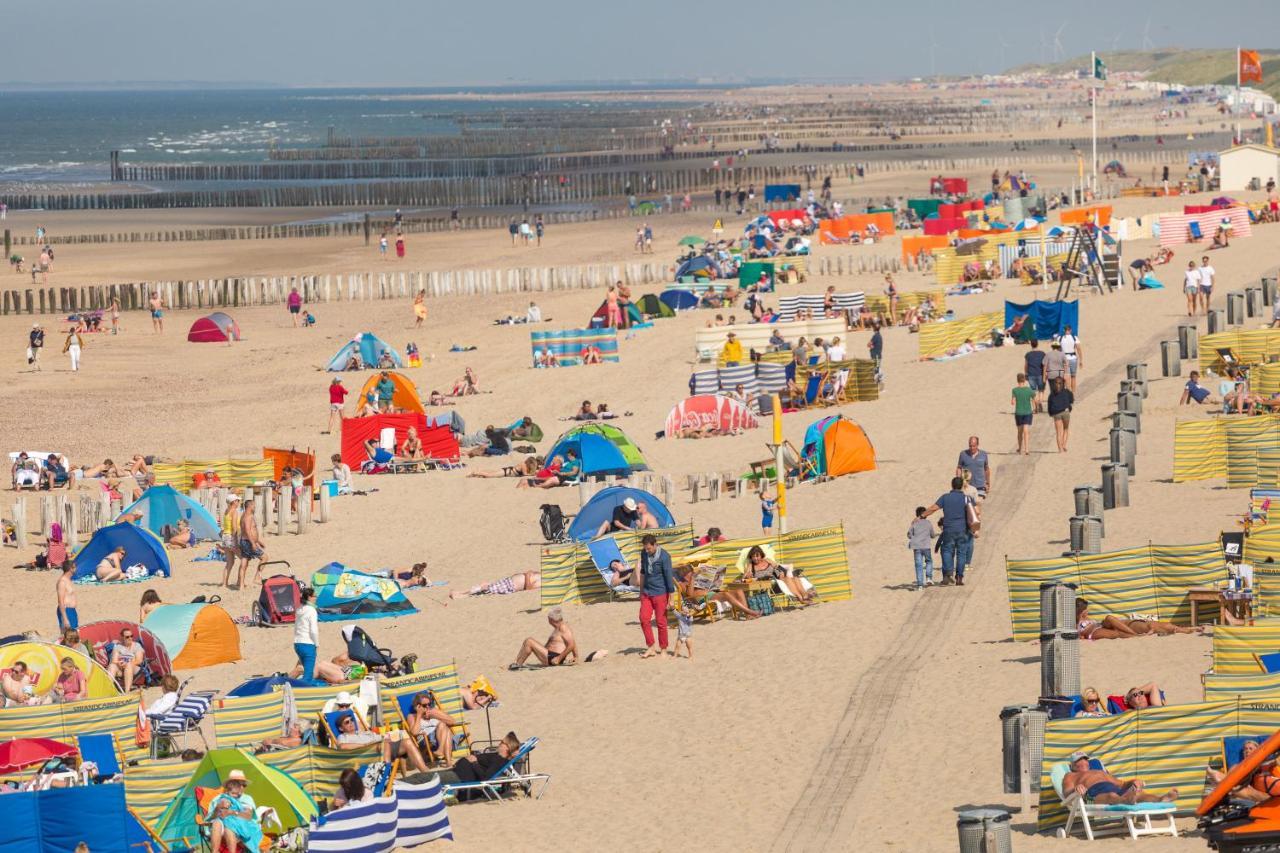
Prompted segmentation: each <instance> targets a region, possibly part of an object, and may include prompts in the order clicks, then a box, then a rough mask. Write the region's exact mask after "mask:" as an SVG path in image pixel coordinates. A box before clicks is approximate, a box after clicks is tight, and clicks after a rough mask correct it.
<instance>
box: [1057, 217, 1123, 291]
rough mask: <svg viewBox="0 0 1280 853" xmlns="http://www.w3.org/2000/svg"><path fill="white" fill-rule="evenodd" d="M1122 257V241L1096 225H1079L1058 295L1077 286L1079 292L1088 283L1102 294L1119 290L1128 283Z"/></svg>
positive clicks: (1074, 235)
mask: <svg viewBox="0 0 1280 853" xmlns="http://www.w3.org/2000/svg"><path fill="white" fill-rule="evenodd" d="M1099 235H1100V236H1101V239H1099ZM1120 257H1121V255H1120V241H1118V240H1116V239H1115V238H1113V237H1112V236H1111V235H1110V234H1107V233H1106V232H1105V231H1099V230H1098V229H1096V228H1095V227H1094V226H1092V225H1080V226H1077V227H1076V229H1075V232H1074V234H1073V236H1072V238H1071V247H1070V248H1069V249H1068V250H1067V260H1066V262H1065V263H1064V264H1063V272H1064V273H1065V275H1063V277H1062V279H1061V280H1060V281H1059V282H1058V294H1057V299H1058V300H1059V301H1061V300H1063V299H1066V298H1068V297H1069V296H1070V295H1071V290H1072V287H1073V286H1074V287H1075V288H1076V290H1077V293H1079V292H1082V291H1083V289H1084V288H1086V287H1088V288H1092V289H1093V290H1094V291H1096V292H1097V293H1100V294H1101V293H1111V292H1114V291H1116V290H1118V289H1119V288H1120V287H1121V286H1122V285H1123V284H1124V278H1123V276H1124V272H1123V270H1122V269H1121V266H1120Z"/></svg>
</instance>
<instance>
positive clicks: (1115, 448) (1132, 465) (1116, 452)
mask: <svg viewBox="0 0 1280 853" xmlns="http://www.w3.org/2000/svg"><path fill="white" fill-rule="evenodd" d="M1110 439H1111V457H1110V460H1109V461H1111V462H1120V463H1122V464H1123V465H1124V466H1125V467H1126V468H1128V469H1129V476H1130V477H1132V476H1133V475H1134V474H1136V473H1138V469H1137V461H1136V460H1137V455H1138V437H1137V435H1135V434H1134V433H1133V432H1132V431H1130V430H1127V429H1116V428H1114V427H1112V429H1111V433H1110Z"/></svg>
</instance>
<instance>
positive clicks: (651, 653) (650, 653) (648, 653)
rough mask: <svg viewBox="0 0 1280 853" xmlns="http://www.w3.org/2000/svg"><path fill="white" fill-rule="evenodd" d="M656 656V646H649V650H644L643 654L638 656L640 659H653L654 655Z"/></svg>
mask: <svg viewBox="0 0 1280 853" xmlns="http://www.w3.org/2000/svg"><path fill="white" fill-rule="evenodd" d="M656 654H658V649H657V647H656V646H650V647H649V648H647V649H645V651H644V654H642V655H640V657H642V658H651V657H653V656H654V655H656Z"/></svg>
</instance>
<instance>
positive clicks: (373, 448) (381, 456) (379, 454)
mask: <svg viewBox="0 0 1280 853" xmlns="http://www.w3.org/2000/svg"><path fill="white" fill-rule="evenodd" d="M364 452H365V455H366V456H367V457H368V458H367V459H365V461H364V463H363V464H362V465H361V466H360V470H361V471H364V472H368V471H369V470H371V469H374V468H379V467H385V466H387V465H390V464H391V463H392V462H393V461H395V458H396V457H395V454H393V453H392V452H391V451H390V450H387V449H386V448H384V447H380V446H379V445H378V440H377V439H376V438H370V439H367V440H366V441H365V443H364Z"/></svg>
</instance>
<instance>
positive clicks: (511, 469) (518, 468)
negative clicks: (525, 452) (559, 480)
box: [467, 456, 543, 478]
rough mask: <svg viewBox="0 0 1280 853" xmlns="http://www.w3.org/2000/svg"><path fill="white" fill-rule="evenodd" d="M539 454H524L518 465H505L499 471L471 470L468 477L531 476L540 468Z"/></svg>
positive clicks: (540, 458)
mask: <svg viewBox="0 0 1280 853" xmlns="http://www.w3.org/2000/svg"><path fill="white" fill-rule="evenodd" d="M542 464H543V460H542V457H541V456H526V457H525V459H524V461H523V462H521V463H520V464H519V465H507V466H505V467H504V468H503V469H502V470H501V471H472V472H470V473H469V474H467V476H468V477H483V478H491V477H532V476H534V475H535V474H537V473H538V470H539V469H540V468H542Z"/></svg>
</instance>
